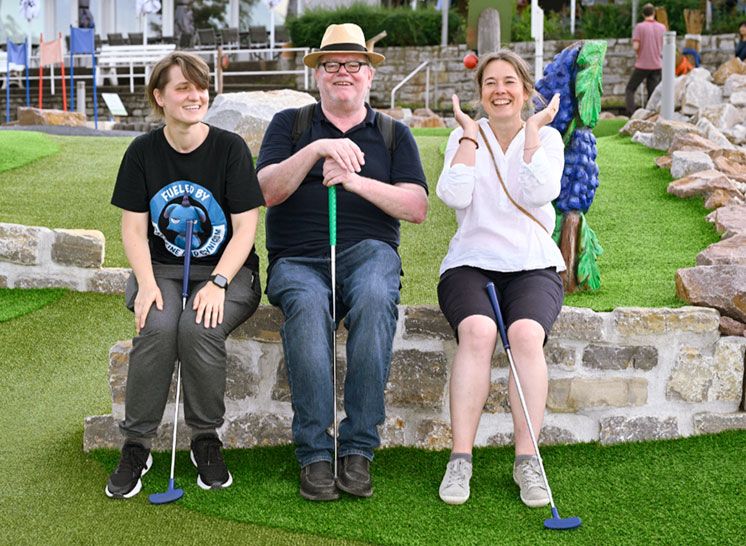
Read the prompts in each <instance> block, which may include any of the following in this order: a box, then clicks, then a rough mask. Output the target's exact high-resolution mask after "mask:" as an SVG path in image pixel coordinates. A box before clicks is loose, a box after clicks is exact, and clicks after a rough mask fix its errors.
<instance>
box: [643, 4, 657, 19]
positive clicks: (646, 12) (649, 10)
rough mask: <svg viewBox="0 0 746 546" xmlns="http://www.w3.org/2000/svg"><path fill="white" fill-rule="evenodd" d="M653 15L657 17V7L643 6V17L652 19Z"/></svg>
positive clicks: (651, 5)
mask: <svg viewBox="0 0 746 546" xmlns="http://www.w3.org/2000/svg"><path fill="white" fill-rule="evenodd" d="M651 15H655V6H654V5H653V4H645V5H644V6H642V16H643V17H650V16H651Z"/></svg>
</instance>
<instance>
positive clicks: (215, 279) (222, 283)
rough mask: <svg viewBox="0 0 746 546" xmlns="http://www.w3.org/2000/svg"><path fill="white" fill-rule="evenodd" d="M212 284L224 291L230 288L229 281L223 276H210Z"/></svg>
mask: <svg viewBox="0 0 746 546" xmlns="http://www.w3.org/2000/svg"><path fill="white" fill-rule="evenodd" d="M210 282H212V284H214V285H215V286H217V287H219V288H222V289H223V290H226V289H227V288H228V279H226V278H225V277H223V276H222V275H210Z"/></svg>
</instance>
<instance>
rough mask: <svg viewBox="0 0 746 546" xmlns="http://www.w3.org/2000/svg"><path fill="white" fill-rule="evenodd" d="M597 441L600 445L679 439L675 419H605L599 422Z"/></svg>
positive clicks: (620, 417) (642, 417)
mask: <svg viewBox="0 0 746 546" xmlns="http://www.w3.org/2000/svg"><path fill="white" fill-rule="evenodd" d="M599 425H600V426H599V431H598V440H599V442H601V443H602V444H618V443H620V442H633V441H634V442H637V441H642V440H662V439H671V438H678V437H679V426H678V423H677V421H676V418H675V417H667V418H665V419H662V418H658V417H646V416H640V417H623V416H616V417H605V418H603V419H601V420H600V423H599Z"/></svg>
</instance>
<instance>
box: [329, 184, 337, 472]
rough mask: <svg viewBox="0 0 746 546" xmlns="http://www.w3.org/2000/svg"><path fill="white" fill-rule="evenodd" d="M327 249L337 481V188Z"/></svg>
mask: <svg viewBox="0 0 746 546" xmlns="http://www.w3.org/2000/svg"><path fill="white" fill-rule="evenodd" d="M329 249H330V251H331V257H330V258H331V275H332V408H333V412H332V415H333V417H332V418H333V419H334V422H333V423H332V430H333V431H334V479H335V480H336V479H337V441H338V438H339V427H338V425H337V255H336V254H337V187H336V186H329Z"/></svg>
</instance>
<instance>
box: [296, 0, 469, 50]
mask: <svg viewBox="0 0 746 546" xmlns="http://www.w3.org/2000/svg"><path fill="white" fill-rule="evenodd" d="M340 23H355V24H356V25H359V26H360V27H361V28H362V29H363V33H364V34H365V37H366V38H372V37H373V36H375V35H376V34H378V33H379V32H382V31H384V30H385V31H386V32H387V36H386V38H384V39H383V40H382V41H381V44H382V45H385V46H426V45H438V44H440V30H441V14H440V12H439V11H436V10H435V9H417V10H412V9H409V8H395V9H385V8H375V7H370V6H367V5H364V4H355V5H353V6H351V7H349V8H341V9H336V10H327V9H317V10H311V11H306V12H305V13H304V14H303V15H302V16H301V17H298V18H296V19H291V20H288V21H287V23H286V25H287V27H288V30H289V32H290V39H291V41H292V42H293V45H295V46H296V47H319V44H320V43H321V38H322V37H323V36H324V31H325V30H326V27H328V26H329V25H332V24H340ZM463 27H464V18H463V17H462V16H461V15H460V14H459V13H458V12H456V11H455V10H451V11H450V12H449V14H448V41H449V43H458V42H460V41H463V34H464V33H463Z"/></svg>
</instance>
